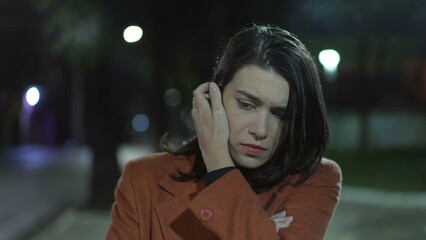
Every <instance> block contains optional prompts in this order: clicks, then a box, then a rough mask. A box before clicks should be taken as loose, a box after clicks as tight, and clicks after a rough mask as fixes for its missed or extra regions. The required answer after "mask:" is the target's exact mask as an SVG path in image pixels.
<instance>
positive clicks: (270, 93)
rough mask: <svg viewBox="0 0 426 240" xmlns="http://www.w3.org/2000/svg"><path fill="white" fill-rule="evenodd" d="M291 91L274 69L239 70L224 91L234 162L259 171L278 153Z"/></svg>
mask: <svg viewBox="0 0 426 240" xmlns="http://www.w3.org/2000/svg"><path fill="white" fill-rule="evenodd" d="M289 94H290V88H289V85H288V82H287V81H286V80H285V79H284V78H283V77H281V76H280V75H279V74H278V73H276V72H275V71H273V70H265V69H263V68H260V67H259V66H257V65H246V66H244V67H242V68H241V69H239V70H238V71H237V72H236V73H235V75H234V77H233V78H232V80H231V81H230V82H229V83H228V84H227V85H226V87H225V90H224V92H223V105H224V107H225V111H226V115H227V117H228V122H229V131H230V137H229V151H230V154H231V157H232V159H233V161H234V163H235V164H236V165H237V166H241V167H245V168H257V167H259V166H261V165H263V164H264V163H266V162H267V161H268V160H269V159H271V157H272V155H273V153H274V152H275V150H276V148H277V146H278V142H279V139H280V134H281V132H282V128H283V126H284V121H283V119H285V117H286V115H287V103H288V99H289Z"/></svg>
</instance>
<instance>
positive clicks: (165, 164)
mask: <svg viewBox="0 0 426 240" xmlns="http://www.w3.org/2000/svg"><path fill="white" fill-rule="evenodd" d="M191 160H192V156H190V155H189V156H186V155H173V154H171V153H168V152H159V153H153V154H149V155H145V156H141V157H138V158H135V159H132V160H130V161H129V162H128V163H127V164H126V165H129V166H131V168H132V169H133V170H139V169H140V170H144V169H145V170H147V169H149V170H156V169H157V170H167V169H175V167H185V166H186V165H190V164H191Z"/></svg>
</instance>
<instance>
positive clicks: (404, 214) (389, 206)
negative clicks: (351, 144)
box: [29, 187, 426, 240]
mask: <svg viewBox="0 0 426 240" xmlns="http://www.w3.org/2000/svg"><path fill="white" fill-rule="evenodd" d="M404 196H405V197H404ZM399 201H402V202H399ZM398 202H399V203H400V204H398ZM412 202H417V203H416V204H414V205H409V203H412ZM109 223H110V215H109V212H108V211H105V212H98V211H89V210H82V209H75V208H74V209H68V210H67V211H65V212H64V213H63V214H62V215H61V216H60V217H59V218H58V219H57V220H56V221H54V222H53V223H52V224H50V225H49V226H48V227H47V228H45V229H44V230H43V231H41V232H40V233H38V234H37V235H35V236H34V237H32V238H30V239H29V240H56V239H61V240H71V239H79V240H93V239H105V234H106V231H107V229H108V226H109ZM359 239H367V240H370V239H371V240H373V239H374V240H421V239H426V194H425V193H412V194H405V193H403V194H401V193H392V192H385V191H375V190H371V189H362V188H354V187H344V190H343V192H342V199H341V202H340V204H339V206H338V208H337V210H336V213H335V216H334V218H333V220H332V222H331V224H330V226H329V229H328V232H327V235H326V237H325V240H359Z"/></svg>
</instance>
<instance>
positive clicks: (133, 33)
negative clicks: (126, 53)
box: [123, 25, 143, 43]
mask: <svg viewBox="0 0 426 240" xmlns="http://www.w3.org/2000/svg"><path fill="white" fill-rule="evenodd" d="M142 35H143V30H142V28H140V27H139V26H134V25H132V26H128V27H127V28H126V29H125V30H124V32H123V37H124V40H125V41H126V42H128V43H134V42H137V41H139V40H140V39H141V38H142Z"/></svg>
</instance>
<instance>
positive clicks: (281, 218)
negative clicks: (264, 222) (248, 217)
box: [270, 211, 293, 232]
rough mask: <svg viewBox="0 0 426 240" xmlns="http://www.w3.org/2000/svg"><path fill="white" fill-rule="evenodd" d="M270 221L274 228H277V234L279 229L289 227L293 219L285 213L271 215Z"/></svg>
mask: <svg viewBox="0 0 426 240" xmlns="http://www.w3.org/2000/svg"><path fill="white" fill-rule="evenodd" d="M270 219H271V220H272V221H274V222H275V226H276V227H277V232H278V231H279V230H280V229H281V228H288V227H289V226H290V223H291V222H293V217H292V216H286V211H282V212H279V213H276V214H274V215H272V216H271V217H270Z"/></svg>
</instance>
